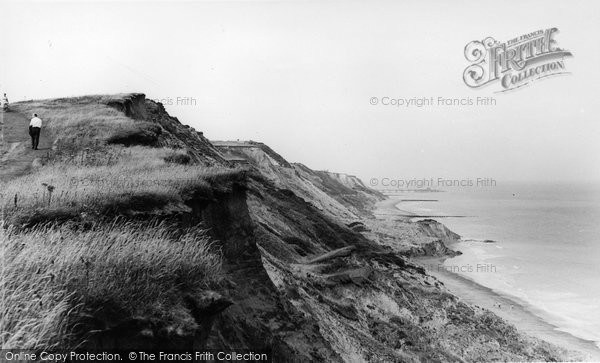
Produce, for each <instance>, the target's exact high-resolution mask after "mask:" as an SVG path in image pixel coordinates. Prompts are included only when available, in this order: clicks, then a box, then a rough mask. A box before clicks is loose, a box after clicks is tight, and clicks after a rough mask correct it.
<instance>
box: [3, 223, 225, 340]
mask: <svg viewBox="0 0 600 363" xmlns="http://www.w3.org/2000/svg"><path fill="white" fill-rule="evenodd" d="M2 253H3V256H1V260H2V262H3V265H2V270H1V273H2V275H1V278H0V291H1V294H2V297H1V298H2V301H1V304H0V342H1V346H2V348H5V349H7V348H8V349H13V348H18V349H40V348H45V349H48V348H53V347H59V346H60V347H62V348H64V344H65V342H68V341H71V340H72V337H70V332H71V330H70V329H71V328H72V327H73V325H74V324H75V323H76V322H77V319H78V316H79V314H81V313H83V312H85V311H90V310H91V311H93V310H94V309H96V308H100V307H102V306H104V305H111V306H118V307H119V309H121V310H123V311H125V312H126V313H127V314H128V315H130V316H132V317H133V316H145V317H149V318H151V319H156V320H158V321H162V322H171V323H172V324H175V325H177V324H188V323H189V322H188V321H186V319H185V318H182V317H184V315H185V314H183V315H182V313H181V311H182V310H185V309H183V308H182V306H183V302H182V300H181V299H182V292H186V293H189V292H191V291H198V290H202V289H206V288H210V287H211V286H214V285H215V284H218V282H219V281H220V279H221V278H222V271H221V257H220V252H219V251H218V250H216V249H215V247H213V246H212V245H211V243H210V241H209V239H208V238H207V237H206V235H205V234H204V232H202V231H198V230H195V231H192V230H188V231H175V230H172V229H170V228H168V226H167V225H165V224H164V223H161V222H157V221H154V222H146V223H132V222H127V221H125V220H119V219H115V220H114V221H113V222H112V223H110V224H98V225H95V226H93V227H92V228H90V229H89V230H86V231H81V230H78V229H77V228H74V226H69V225H66V224H63V225H60V226H58V225H46V226H38V227H36V228H34V229H32V230H29V231H27V232H25V233H23V232H16V231H14V230H12V229H8V231H6V232H5V235H4V238H3V241H2Z"/></svg>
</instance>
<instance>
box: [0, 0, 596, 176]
mask: <svg viewBox="0 0 600 363" xmlns="http://www.w3.org/2000/svg"><path fill="white" fill-rule="evenodd" d="M516 4H517V3H515V5H514V6H511V5H508V3H506V2H498V1H485V0H483V1H482V0H477V1H463V0H461V1H454V2H451V1H447V0H439V1H438V0H430V1H221V2H216V1H211V2H173V1H169V2H144V1H134V2H97V3H85V2H78V3H70V2H48V1H41V2H26V1H8V2H7V1H3V2H0V14H2V22H1V23H0V32H1V33H2V47H0V92H6V93H7V94H8V97H9V99H10V100H11V101H12V102H15V101H19V100H25V99H39V98H54V97H65V96H79V95H85V94H112V93H122V92H143V93H145V94H146V96H147V97H148V98H151V99H156V100H163V103H165V107H166V108H167V111H169V113H170V114H171V115H173V116H176V117H178V118H179V120H180V121H182V122H183V123H185V124H189V125H191V126H193V127H194V128H196V129H197V130H199V131H203V132H204V134H205V136H207V137H208V138H209V139H213V140H236V139H240V140H255V141H262V142H265V143H266V144H268V145H269V146H271V147H272V148H273V149H275V150H276V151H278V152H279V153H280V154H281V155H282V156H283V157H285V158H286V159H287V160H289V161H291V162H301V163H303V164H305V165H307V166H309V167H311V168H313V169H320V170H330V171H338V172H345V173H349V174H355V175H358V176H359V177H361V178H362V179H363V180H365V181H367V180H370V179H372V178H379V179H382V178H390V179H423V178H424V179H429V178H439V177H442V178H448V179H466V178H470V179H473V178H478V177H488V178H493V179H494V180H496V181H497V182H498V183H502V182H509V181H535V182H570V183H574V182H599V181H600V142H599V141H600V124H599V119H598V106H599V104H600V102H599V101H600V97H599V96H600V92H599V91H600V67H599V66H598V65H599V64H600V42H598V41H597V40H596V39H595V37H596V36H597V35H598V34H600V2H598V1H592V0H590V1H548V0H546V1H532V0H525V1H519V2H518V5H516ZM552 27H556V28H558V29H559V31H560V32H559V33H558V34H557V35H556V36H555V39H556V41H557V43H558V45H559V46H560V47H562V48H565V49H567V50H569V51H571V52H572V53H573V57H571V58H566V59H565V65H566V70H567V71H568V72H569V74H566V75H562V76H556V77H549V78H546V79H544V80H540V81H537V82H534V83H532V84H531V85H529V86H527V87H523V88H520V89H518V90H516V91H512V92H505V93H496V91H498V90H501V88H500V86H499V85H498V84H496V85H492V86H489V87H484V88H481V89H471V88H469V87H467V86H466V85H465V84H464V82H463V78H462V77H463V71H464V69H465V68H466V67H467V66H468V65H469V62H468V61H467V60H466V59H465V57H464V48H465V45H466V44H467V43H469V42H470V41H472V40H481V39H484V38H486V37H489V36H492V37H494V38H495V39H497V40H499V41H507V40H509V39H512V38H514V37H517V36H520V35H521V34H526V33H530V32H533V31H535V30H538V29H547V28H552ZM373 97H376V98H377V100H378V104H377V105H372V104H371V99H372V98H373ZM384 97H389V99H400V98H415V97H417V98H423V97H426V98H430V97H434V99H436V100H437V98H438V97H444V98H459V99H463V98H469V97H470V98H472V99H476V98H477V97H493V98H494V99H495V101H496V104H495V105H493V106H445V107H440V106H435V107H432V106H428V107H420V108H419V107H395V106H390V105H382V102H383V98H384ZM178 98H179V100H180V101H182V100H184V99H186V98H189V99H190V100H189V102H188V104H177V103H178ZM180 103H181V102H180Z"/></svg>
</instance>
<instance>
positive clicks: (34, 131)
mask: <svg viewBox="0 0 600 363" xmlns="http://www.w3.org/2000/svg"><path fill="white" fill-rule="evenodd" d="M40 130H41V129H40V128H39V127H29V135H30V136H31V148H32V149H35V150H37V148H38V144H39V143H40Z"/></svg>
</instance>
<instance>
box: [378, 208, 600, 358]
mask: <svg viewBox="0 0 600 363" xmlns="http://www.w3.org/2000/svg"><path fill="white" fill-rule="evenodd" d="M401 199H402V198H401V197H396V196H391V197H389V198H388V199H386V200H384V201H381V202H380V203H378V205H377V209H376V212H375V213H374V214H375V216H376V217H377V218H381V219H386V218H393V219H411V218H414V216H415V214H414V213H411V212H410V211H407V210H402V209H400V208H398V207H397V204H399V203H401ZM448 247H450V248H452V246H448ZM414 261H415V262H416V263H419V264H421V265H423V266H424V267H425V268H426V270H427V271H428V273H429V274H430V275H432V276H434V277H436V278H437V279H438V280H440V281H441V282H442V283H443V284H444V285H445V286H446V288H447V289H448V290H449V291H450V292H451V293H453V294H454V295H456V296H457V297H458V298H459V299H461V300H462V301H464V302H466V303H468V304H470V305H476V306H479V307H481V308H484V309H486V310H489V311H491V312H493V313H495V314H496V315H498V316H499V317H501V318H502V319H504V320H506V321H507V322H509V323H511V324H512V325H514V326H515V327H516V328H517V329H518V330H519V331H520V332H522V333H525V334H527V335H530V336H533V337H536V338H539V339H542V340H545V341H547V342H549V343H552V344H555V345H557V346H560V347H563V348H565V349H567V350H569V351H570V352H571V354H569V358H570V360H576V361H588V362H600V349H599V348H598V347H597V346H596V345H595V343H594V342H592V341H586V340H583V339H579V338H577V337H575V336H573V335H570V334H568V333H565V332H561V331H559V330H557V329H558V328H557V327H556V326H554V325H552V324H550V323H548V322H546V321H545V320H543V319H542V318H540V317H539V314H536V312H535V311H534V310H533V308H532V307H530V306H528V304H526V303H525V302H521V301H519V300H518V299H517V298H516V297H512V296H506V295H501V294H498V293H497V292H495V291H494V290H492V289H490V288H487V287H485V286H483V285H480V284H477V283H475V282H474V281H472V280H470V279H468V278H466V277H463V276H461V275H459V274H457V273H454V272H451V271H448V270H447V269H444V268H442V267H441V266H442V265H443V261H444V258H419V259H415V260H414Z"/></svg>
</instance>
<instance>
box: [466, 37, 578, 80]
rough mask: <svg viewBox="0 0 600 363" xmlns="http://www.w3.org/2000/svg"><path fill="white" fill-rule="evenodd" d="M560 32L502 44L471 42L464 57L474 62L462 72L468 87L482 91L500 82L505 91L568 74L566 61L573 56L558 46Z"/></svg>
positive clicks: (486, 41) (496, 42)
mask: <svg viewBox="0 0 600 363" xmlns="http://www.w3.org/2000/svg"><path fill="white" fill-rule="evenodd" d="M557 33H558V29H557V28H549V29H541V30H537V31H534V32H532V33H528V34H523V35H521V36H518V37H515V38H513V39H511V40H509V41H506V42H503V43H502V42H499V41H496V40H495V39H494V38H492V37H488V38H485V39H483V40H481V41H479V40H474V41H472V42H470V43H469V44H467V45H466V46H465V58H466V59H467V60H468V61H469V62H470V63H471V64H470V65H469V66H468V67H467V68H466V69H465V70H464V72H463V80H464V81H465V84H466V85H467V86H469V87H471V88H479V87H483V86H485V85H489V84H492V83H496V82H497V83H500V85H501V87H502V89H501V91H500V92H504V91H508V90H512V89H516V88H519V87H523V86H526V85H528V84H529V83H531V82H532V81H535V80H538V79H541V78H545V77H549V76H555V75H559V74H565V73H568V72H567V71H566V68H565V58H567V57H571V56H572V54H571V52H569V51H568V50H565V49H562V48H559V47H558V45H557V42H556V40H555V39H554V37H555V35H556V34H557Z"/></svg>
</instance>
